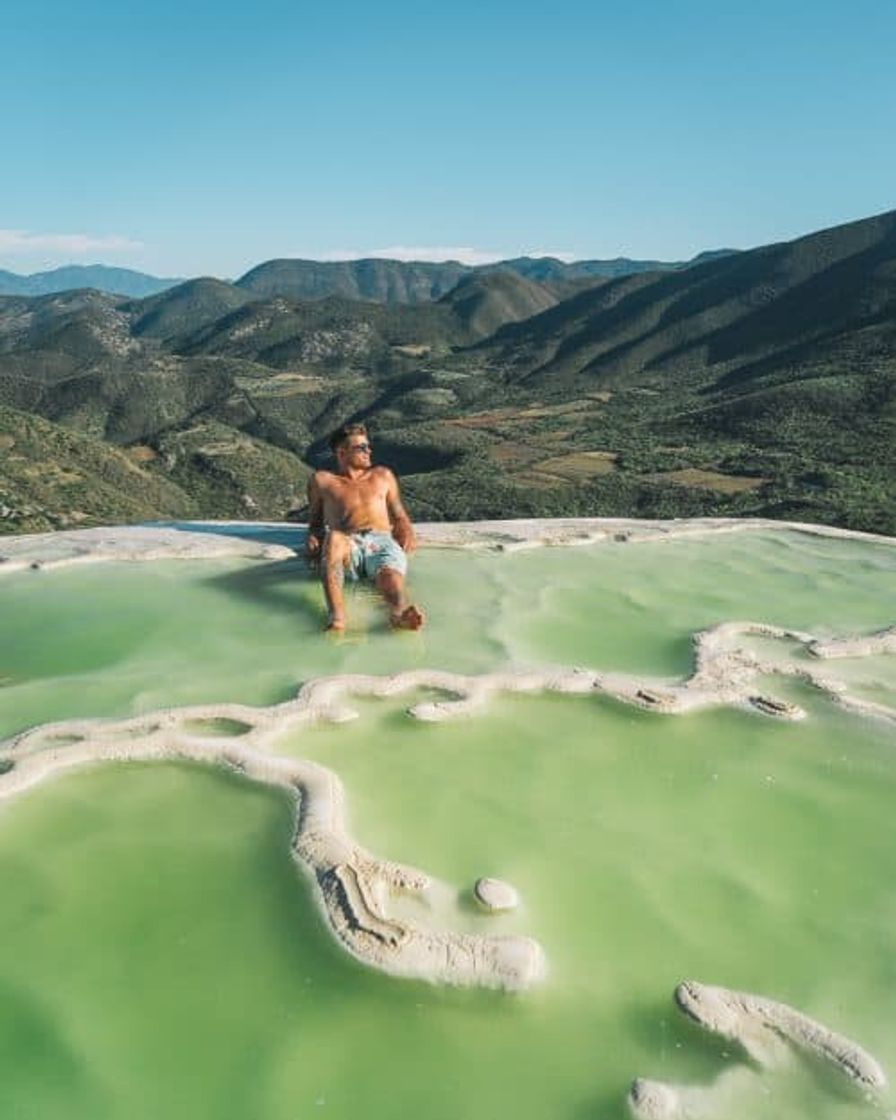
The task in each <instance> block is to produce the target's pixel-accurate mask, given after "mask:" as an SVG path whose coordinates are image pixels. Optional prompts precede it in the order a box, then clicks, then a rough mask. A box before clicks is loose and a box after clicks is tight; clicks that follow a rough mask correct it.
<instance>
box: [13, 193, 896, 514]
mask: <svg viewBox="0 0 896 1120" xmlns="http://www.w3.org/2000/svg"><path fill="white" fill-rule="evenodd" d="M274 263H276V264H278V268H279V265H280V264H282V265H283V267H284V268H286V266H287V265H289V266H290V267H292V265H295V264H296V263H297V262H279V263H278V262H274ZM298 263H302V262H298ZM348 263H352V262H348ZM354 263H358V262H354ZM362 263H363V262H362ZM367 263H370V264H376V265H377V268H376V269H371V271H370V273H369V276H370V277H379V280H377V283H380V281H382V282H383V283H384V284H386V285H387V287H388V284H389V283H392V282H393V281H392V280H388V279H387V278H388V276H389V275H390V273H389V269H388V268H386V267H385V266H387V265H393V264H394V265H396V266H397V265H399V263H400V262H381V261H377V262H367ZM530 263H531V262H530ZM560 263H561V262H557V264H560ZM381 266H382V267H381ZM433 267H436V266H433ZM402 268H404V266H402ZM458 268H459V269H460V273H459V276H458V279H457V282H456V284H455V285H454V287H452V288H451V289H450V290H448V291H447V292H445V293H444V294H442V295H441V296H440V297H439V298H438V299H433V298H431V296H432V291H430V296H428V297H426V298H425V300H424V301H423V302H417V303H414V302H410V295H409V291H410V290H409V289H407V290H404V295H403V296H402V300H404V302H387V300H397V298H398V297H397V294H396V293H397V292H398V289H397V288H395V287H394V286H393V287H392V288H391V289H389V291H390V292H391V294H388V293H387V294H386V295H383V294H382V292H381V294H380V297H378V298H370V299H366V300H359V299H350V298H345V297H344V296H335V295H329V296H326V297H325V298H314V299H297V298H294V297H291V296H287V295H283V294H277V295H275V296H273V297H272V296H268V295H266V294H260V293H259V292H257V291H253V290H252V287H251V285H246V284H243V283H242V282H240V285H239V286H237V285H231V284H225V283H223V282H221V281H216V280H212V279H201V280H196V281H190V282H188V283H186V284H182V285H179V286H177V287H175V288H173V289H171V290H169V291H166V292H163V293H160V294H157V295H154V296H150V297H147V298H146V299H141V300H134V299H127V300H122V299H118V298H117V297H114V296H109V295H105V294H102V293H99V292H95V291H82V292H68V293H64V294H61V295H53V296H43V297H37V298H27V297H18V296H8V297H0V406H5V408H6V410H7V415H8V416H12V415H14V414H13V412H11V411H10V410H16V414H27V415H29V416H31V417H33V418H34V421H33V422H34V424H36V425H37V426H36V427H33V428H32V429H30V430H31V431H32V434H31V436H30V437H29V440H30V443H29V446H31V447H33V448H35V449H36V448H37V447H38V444H39V443H40V441H41V439H45V440H46V442H47V448H48V450H47V453H46V455H45V456H44V458H43V459H41V460H40V461H42V462H43V461H46V462H51V461H55V457H56V456H57V454H58V455H59V456H63V458H64V457H65V456H71V455H74V454H75V450H74V449H73V448H74V445H72V448H68V449H64V448H63V443H61V442H60V440H61V439H62V437H61V436H60V434H59V433H60V432H62V433H65V432H68V433H70V434H71V438H72V439H75V438H76V437H77V436H78V435H80V436H82V437H92V442H90V443H89V444H85V445H84V449H83V454H84V455H87V454H88V450H90V454H91V455H94V456H96V455H97V454H98V451H97V448H98V447H108V448H110V449H111V448H112V447H116V448H119V449H122V450H123V451H125V452H127V453H128V454H129V455H131V457H132V458H131V460H130V461H131V462H132V463H137V464H138V465H139V473H138V474H137V475H134V477H133V479H132V482H133V486H134V487H136V490H133V487H132V493H131V496H130V499H129V501H130V505H121V506H120V507H119V506H114V507H113V506H108V503H107V501H106V498H104V497H103V496H102V495H103V494H104V493H105V492H104V491H103V490H102V486H101V475H100V474H98V473H97V472H93V471H92V470H88V469H86V468H84V469H83V470H81V474H82V476H83V482H82V489H81V491H79V494H82V495H83V494H84V493H86V492H87V491H89V490H90V489H91V487H94V486H95V487H96V491H97V500H96V501H95V502H91V501H88V500H86V498H84V497H83V496H82V497H79V498H78V504H77V505H75V506H73V504H72V503H73V491H72V490H71V488H70V486H69V485H68V483H65V484H63V481H62V480H61V479H58V478H57V481H56V482H54V481H53V478H54V477H55V476H54V475H53V473H52V472H49V473H47V475H46V479H45V481H44V483H43V484H42V485H43V489H42V490H41V491H40V493H37V491H33V490H28V489H27V488H25V482H24V478H25V477H26V476H25V475H23V474H22V470H23V467H22V461H21V458H19V459H16V458H15V456H16V455H18V456H21V454H22V453H21V450H20V451H19V452H16V453H15V455H14V456H13V459H10V458H9V454H8V452H7V453H3V454H0V486H6V488H7V490H8V492H9V495H10V496H11V498H15V501H16V502H18V503H19V506H17V507H16V508H19V507H20V506H22V503H25V504H26V505H27V503H28V502H32V504H34V503H36V506H35V508H37V507H38V506H39V507H40V510H42V511H43V513H41V514H40V516H43V517H45V518H53V517H54V518H56V522H57V523H59V524H62V523H66V518H70V517H71V516H73V515H72V512H71V511H72V509H74V510H75V512H76V513H77V515H78V518H83V519H84V521H85V523H87V522H89V521H91V520H96V519H102V517H103V516H104V515H103V514H102V513H101V512H99V511H101V510H103V509H106V508H108V510H109V512H108V514H107V516H108V517H114V518H120V519H138V518H139V517H140V516H142V514H140V513H139V512H138V510H139V509H143V508H146V509H152V510H153V511H155V512H154V514H153V515H156V516H161V515H170V516H180V515H181V512H182V511H183V510H184V509H190V510H194V511H195V512H196V513H197V514H199V513H201V514H204V515H206V516H225V515H226V516H241V517H262V518H269V517H280V516H282V515H283V514H284V512H285V510H286V508H288V507H289V506H290V505H291V504H293V502H294V501H295V498H296V495H297V494H298V495H300V494H301V491H302V490H303V488H304V484H305V480H306V478H307V475H308V472H309V470H310V469H311V468H312V467H314V466H316V465H319V464H321V463H323V462H325V461H326V446H325V436H326V433H327V432H328V431H329V430H330V429H332V428H333V427H335V426H336V425H337V424H339V423H341V422H342V421H344V420H347V419H352V420H364V421H365V422H367V423H368V425H369V427H370V430H371V433H372V434H373V437H374V443H375V452H376V458H377V460H378V461H380V462H386V463H388V464H390V465H392V466H393V467H395V469H396V470H398V471H400V473H401V475H402V477H403V484H404V488H405V490H406V493H407V496H408V499H409V501H410V503H411V505H412V508H413V510H414V512H415V514H416V515H417V516H418V517H428V518H466V517H512V516H538V515H543V516H547V515H561V514H582V515H584V514H588V515H614V516H626V515H628V516H664V517H668V516H677V515H696V514H720V515H748V514H757V515H763V516H779V517H787V518H791V519H805V520H816V521H826V522H830V523H834V524H841V525H849V526H852V527H855V528H861V529H868V530H872V531H877V532H890V533H896V460H894V447H896V404H894V399H896V388H894V386H896V213H889V214H883V215H879V216H877V217H875V218H870V219H867V220H865V221H861V222H853V223H850V224H849V225H845V226H840V227H836V228H834V229H831V230H825V231H821V232H820V233H817V234H813V235H810V236H809V237H804V238H800V239H798V240H796V241H793V242H788V243H784V244H779V245H771V246H764V247H762V248H759V249H755V250H752V251H750V252H744V253H737V254H725V253H719V254H707V255H706V258H705V259H702V260H700V261H698V262H697V263H695V264H694V265H693V266H691V267H689V268H675V269H672V268H669V269H666V270H665V271H659V272H651V271H641V272H629V274H627V275H624V276H621V277H617V278H609V279H602V280H601V279H596V278H595V277H594V276H592V277H591V278H590V279H587V286H585V287H577V285H578V284H580V283H584V282H585V281H572V280H569V279H566V280H560V279H557V275H556V274H555V273H556V270H553V269H552V268H548V267H547V265H545V266H544V270H543V274H542V275H541V276H539V275H536V274H535V272H532V273H531V274H530V275H521V274H520V273H519V272H517V271H513V270H510V271H508V270H505V269H502V268H501V269H479V270H475V271H474V270H469V269H464V268H462V266H458ZM273 271H274V272H277V271H278V270H277V269H274V270H273ZM280 271H281V272H282V270H280ZM288 271H289V270H288V269H287V272H288ZM350 272H351V270H347V271H346V270H343V273H342V275H349V274H350ZM329 275H330V280H332V278H333V275H334V274H333V273H330V274H329ZM353 275H355V279H356V280H357V276H358V275H361V273H359V272H356V273H355V274H353ZM394 275H397V273H395V274H394ZM394 275H393V280H394ZM402 275H403V276H404V278H405V280H404V281H402V283H404V282H405V281H407V280H408V278H409V277H410V276H411V275H412V273H409V272H407V271H405V272H404V273H402ZM413 275H417V276H418V279H419V277H420V276H426V277H428V279H427V283H430V282H432V280H433V276H432V275H431V274H429V273H427V270H426V269H423V271H422V272H419V273H416V274H413ZM256 278H257V277H256ZM384 278H386V279H384ZM395 283H397V281H395ZM421 283H422V281H421ZM263 286H264V285H262V287H263ZM570 293H571V294H570ZM38 418H41V419H42V420H43V421H46V422H48V423H47V425H46V426H45V427H41V426H40V424H39V422H38ZM8 423H12V421H8ZM99 441H104V442H99ZM54 449H56V450H54ZM34 454H35V455H38V454H39V452H38V450H35V451H34ZM68 461H69V460H68V459H66V462H68ZM116 461H117V460H116ZM17 462H18V464H19V465H18V467H15V463H17ZM10 463H12V464H13V466H10ZM64 469H65V470H68V469H71V470H78V469H80V468H77V467H75V466H71V467H70V468H69V467H65V468H64ZM94 479H96V481H95V482H94V481H93V480H94ZM144 479H146V480H151V482H150V481H146V482H144ZM29 485H32V486H35V485H36V483H33V484H29ZM144 491H145V493H144ZM6 504H7V505H8V506H10V508H12V507H11V502H10V501H8V502H7V503H6ZM128 510H131V512H130V513H129V512H127V511H128ZM17 516H18V515H17ZM29 516H30V515H29ZM34 516H35V517H37V516H38V515H37V514H35V515H34ZM7 522H8V524H12V523H13V522H12V519H11V518H7ZM18 523H24V522H22V521H21V518H19V522H18ZM7 527H8V525H7Z"/></svg>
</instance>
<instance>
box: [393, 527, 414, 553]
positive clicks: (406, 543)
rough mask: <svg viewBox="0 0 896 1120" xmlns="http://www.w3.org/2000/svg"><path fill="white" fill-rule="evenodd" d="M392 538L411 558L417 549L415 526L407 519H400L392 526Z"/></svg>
mask: <svg viewBox="0 0 896 1120" xmlns="http://www.w3.org/2000/svg"><path fill="white" fill-rule="evenodd" d="M392 536H393V537H394V538H395V540H396V541H398V543H399V544H400V545H401V547H402V548H403V549H404V550H405V552H406V553H407V554H408V555H409V556H410V554H411V553H412V552H414V551H415V549H416V548H417V536H416V534H415V533H414V526H413V525H412V524H411V522H410V520H409V519H408V518H407V517H399V518H398V519H397V520H396V521H395V524H394V525H393V526H392Z"/></svg>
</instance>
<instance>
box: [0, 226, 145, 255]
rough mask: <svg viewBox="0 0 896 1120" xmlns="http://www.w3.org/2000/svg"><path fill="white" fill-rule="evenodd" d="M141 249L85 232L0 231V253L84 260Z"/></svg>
mask: <svg viewBox="0 0 896 1120" xmlns="http://www.w3.org/2000/svg"><path fill="white" fill-rule="evenodd" d="M142 248H143V243H142V242H140V241H133V240H132V239H131V238H129V237H118V236H116V235H112V236H108V237H96V236H94V235H93V234H89V233H32V232H31V231H30V230H23V229H0V253H10V254H12V253H14V254H16V255H28V254H32V253H35V254H37V253H44V254H46V253H52V254H60V255H63V256H66V257H84V256H88V255H91V254H93V253H129V252H133V251H135V250H139V249H142Z"/></svg>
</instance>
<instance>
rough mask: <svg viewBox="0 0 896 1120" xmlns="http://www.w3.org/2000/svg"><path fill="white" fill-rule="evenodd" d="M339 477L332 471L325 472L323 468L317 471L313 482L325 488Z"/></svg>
mask: <svg viewBox="0 0 896 1120" xmlns="http://www.w3.org/2000/svg"><path fill="white" fill-rule="evenodd" d="M336 477H337V476H336V475H335V474H333V472H332V471H328V470H325V469H324V468H323V467H322V468H320V470H316V471H315V472H314V474H312V476H311V481H312V482H314V483H316V484H317V485H318V486H325V485H327V484H328V483H331V482H332V481H333V480H334V479H335V478H336Z"/></svg>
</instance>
